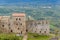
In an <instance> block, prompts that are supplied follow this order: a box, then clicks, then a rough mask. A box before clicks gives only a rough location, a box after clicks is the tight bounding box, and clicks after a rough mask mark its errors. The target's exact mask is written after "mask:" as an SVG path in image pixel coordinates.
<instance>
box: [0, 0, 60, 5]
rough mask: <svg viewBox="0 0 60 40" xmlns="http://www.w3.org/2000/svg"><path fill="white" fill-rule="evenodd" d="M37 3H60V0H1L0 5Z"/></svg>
mask: <svg viewBox="0 0 60 40" xmlns="http://www.w3.org/2000/svg"><path fill="white" fill-rule="evenodd" d="M24 2H26V3H31V2H32V3H36V4H38V2H39V3H42V4H45V3H46V4H48V3H51V4H60V0H0V5H2V4H6V3H7V4H13V3H14V4H16V3H24Z"/></svg>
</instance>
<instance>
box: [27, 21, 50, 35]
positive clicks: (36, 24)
mask: <svg viewBox="0 0 60 40" xmlns="http://www.w3.org/2000/svg"><path fill="white" fill-rule="evenodd" d="M27 30H28V32H31V33H37V34H44V35H47V34H49V32H50V28H49V21H47V20H30V21H27Z"/></svg>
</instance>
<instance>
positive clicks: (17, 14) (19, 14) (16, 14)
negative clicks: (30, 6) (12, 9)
mask: <svg viewBox="0 0 60 40" xmlns="http://www.w3.org/2000/svg"><path fill="white" fill-rule="evenodd" d="M12 16H25V14H24V13H14V14H12Z"/></svg>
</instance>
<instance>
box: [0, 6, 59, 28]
mask: <svg viewBox="0 0 60 40" xmlns="http://www.w3.org/2000/svg"><path fill="white" fill-rule="evenodd" d="M13 12H25V13H26V15H27V17H28V16H31V17H32V18H33V19H35V20H39V19H41V18H43V19H47V20H50V23H51V24H53V25H54V26H56V27H58V28H60V6H59V5H56V6H39V7H34V6H33V7H32V6H23V7H22V6H0V15H11V14H12V13H13Z"/></svg>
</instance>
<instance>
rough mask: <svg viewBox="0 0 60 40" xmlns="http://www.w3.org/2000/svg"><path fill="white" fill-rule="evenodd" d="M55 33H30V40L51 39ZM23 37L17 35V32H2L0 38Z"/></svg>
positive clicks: (19, 38) (19, 39)
mask: <svg viewBox="0 0 60 40" xmlns="http://www.w3.org/2000/svg"><path fill="white" fill-rule="evenodd" d="M53 36H54V35H53V34H52V35H38V34H35V33H34V34H33V33H28V40H49V39H50V38H52V37H53ZM22 38H23V37H21V36H16V35H15V34H0V40H22Z"/></svg>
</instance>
